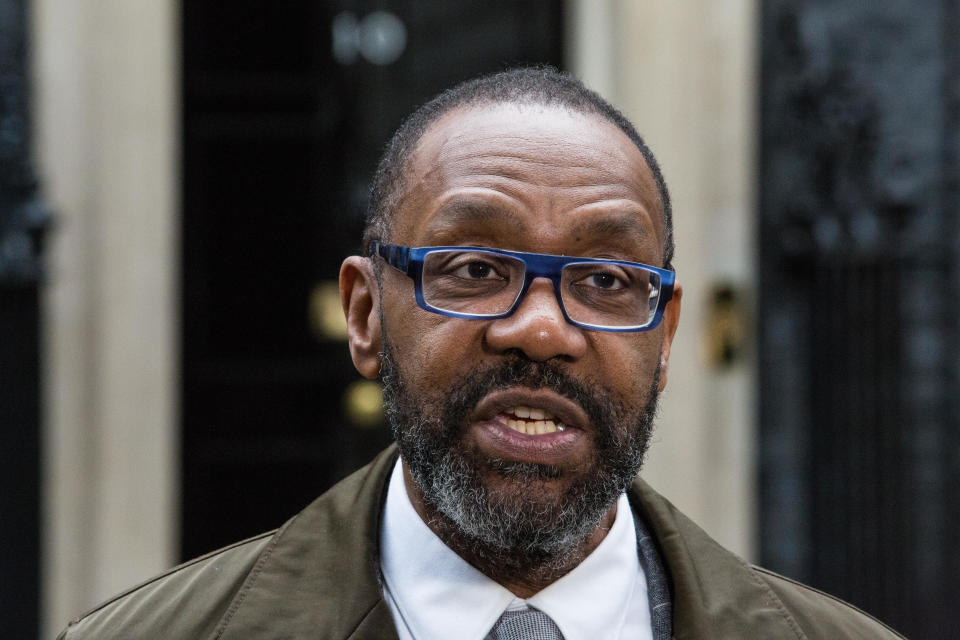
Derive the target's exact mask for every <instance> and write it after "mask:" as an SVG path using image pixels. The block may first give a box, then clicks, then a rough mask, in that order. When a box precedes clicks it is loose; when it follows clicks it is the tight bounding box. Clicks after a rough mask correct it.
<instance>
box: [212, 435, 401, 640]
mask: <svg viewBox="0 0 960 640" xmlns="http://www.w3.org/2000/svg"><path fill="white" fill-rule="evenodd" d="M396 459H397V450H396V446H391V447H390V448H388V449H387V450H386V451H384V452H383V453H381V454H380V455H379V456H377V457H376V458H375V459H374V460H373V462H371V463H370V464H369V465H367V466H366V467H364V468H363V469H361V470H360V471H358V472H356V473H354V474H353V475H351V476H349V477H348V478H346V479H345V480H343V481H342V482H341V483H339V484H338V485H337V487H336V489H335V490H332V491H328V492H327V493H325V494H323V495H322V496H320V497H319V498H317V499H316V500H314V501H313V503H311V504H310V506H308V507H307V508H306V509H304V510H303V511H301V512H300V513H299V514H298V515H297V516H295V517H294V518H293V519H291V520H290V521H288V522H287V524H285V525H284V526H283V528H282V529H280V530H279V531H278V532H277V533H276V534H275V535H274V537H273V540H272V541H271V543H270V545H269V546H268V547H267V548H266V549H265V550H264V552H263V554H262V555H261V556H260V558H259V559H258V561H257V563H256V565H255V566H254V568H253V570H252V571H251V572H250V575H249V576H248V577H247V579H246V581H245V582H244V584H243V586H242V587H241V588H240V591H239V592H238V593H237V595H236V597H235V598H234V600H233V602H232V603H231V605H230V608H229V609H228V610H227V613H226V615H225V616H224V618H223V620H221V623H220V626H219V635H218V636H217V637H218V638H222V639H223V640H277V639H278V638H338V639H343V638H350V639H351V640H367V639H369V640H374V639H378V640H379V639H381V638H396V637H397V635H396V630H395V629H394V626H393V619H392V618H391V616H390V611H389V609H388V608H387V605H386V603H385V602H384V601H383V598H382V597H381V595H380V580H379V559H378V547H377V538H378V531H379V528H380V514H381V512H382V506H383V500H384V498H385V496H386V486H387V478H388V474H389V472H390V469H391V468H392V467H393V463H394V461H395V460H396ZM358 560H359V561H358Z"/></svg>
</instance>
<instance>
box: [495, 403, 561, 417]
mask: <svg viewBox="0 0 960 640" xmlns="http://www.w3.org/2000/svg"><path fill="white" fill-rule="evenodd" d="M503 411H504V413H511V414H513V415H515V416H517V417H518V418H530V419H531V420H534V421H536V420H553V414H552V413H550V412H549V411H547V410H546V409H539V408H536V407H527V406H524V405H518V406H516V407H510V408H507V409H504V410H503Z"/></svg>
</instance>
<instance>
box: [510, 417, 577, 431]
mask: <svg viewBox="0 0 960 640" xmlns="http://www.w3.org/2000/svg"><path fill="white" fill-rule="evenodd" d="M514 415H516V414H514ZM507 426H508V427H510V428H511V429H513V430H514V431H517V432H518V433H525V434H528V435H538V434H542V433H555V432H557V431H564V430H566V428H567V425H565V424H563V423H562V422H554V421H553V420H552V419H548V420H514V419H513V418H508V419H507Z"/></svg>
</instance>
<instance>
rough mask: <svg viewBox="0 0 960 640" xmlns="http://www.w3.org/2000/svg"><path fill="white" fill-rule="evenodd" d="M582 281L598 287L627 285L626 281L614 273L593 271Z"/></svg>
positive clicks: (616, 287) (608, 287)
mask: <svg viewBox="0 0 960 640" xmlns="http://www.w3.org/2000/svg"><path fill="white" fill-rule="evenodd" d="M581 282H583V284H585V285H588V286H591V287H596V288H597V289H623V288H624V287H626V286H627V285H626V283H624V282H623V281H622V280H621V279H620V278H618V277H617V276H615V275H613V274H612V273H593V274H591V275H589V276H587V277H586V278H584V279H583V280H582V281H581Z"/></svg>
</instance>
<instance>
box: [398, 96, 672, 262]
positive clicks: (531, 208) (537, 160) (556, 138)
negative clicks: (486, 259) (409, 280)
mask: <svg viewBox="0 0 960 640" xmlns="http://www.w3.org/2000/svg"><path fill="white" fill-rule="evenodd" d="M484 223H486V224H488V225H491V226H496V227H499V228H501V230H503V229H506V230H507V231H517V232H521V233H527V232H529V233H532V234H533V235H535V236H536V237H537V238H540V239H543V240H549V238H548V237H547V236H549V235H550V234H549V233H545V232H546V230H555V231H557V234H559V233H560V232H563V231H566V232H572V231H573V230H575V229H581V230H582V229H586V228H589V227H590V226H591V223H596V224H594V226H597V224H599V226H600V227H603V228H607V229H608V230H610V231H613V232H615V231H617V230H618V229H623V230H627V229H633V230H634V231H635V232H636V233H637V234H638V235H642V236H645V237H646V242H645V243H646V244H650V245H651V246H652V245H656V244H659V245H660V246H662V244H663V238H664V229H663V214H662V209H661V203H660V198H659V191H658V190H657V186H656V182H655V181H654V179H653V175H652V173H651V171H650V169H649V167H648V166H647V163H646V161H645V159H644V158H643V155H642V154H641V153H640V150H639V149H638V148H637V146H636V145H635V144H634V143H633V141H632V140H630V138H629V137H628V136H627V135H626V134H625V133H624V132H623V131H621V130H620V129H619V128H618V127H617V126H616V125H614V124H613V123H611V122H610V121H608V120H607V119H606V118H604V117H602V116H600V115H597V114H590V113H580V112H576V111H571V110H569V109H566V108H563V107H559V106H544V105H531V104H515V103H505V104H503V103H501V104H484V105H479V106H470V107H461V108H457V109H454V110H452V111H451V112H449V113H447V114H445V115H444V116H442V117H441V118H439V119H438V120H437V121H436V122H434V123H433V124H432V125H431V126H430V127H429V128H428V129H427V131H426V132H425V133H424V134H423V136H422V137H421V138H420V141H419V142H418V144H417V147H416V149H415V150H414V152H413V153H412V155H411V157H410V159H409V161H408V163H407V167H406V171H405V176H404V187H403V190H402V192H401V194H400V197H399V199H398V201H397V208H396V209H395V219H394V230H395V233H394V236H395V237H396V240H397V241H405V242H409V243H429V244H441V243H442V242H441V241H440V240H445V237H443V236H444V234H445V233H446V234H449V235H451V238H450V240H456V237H457V233H458V231H459V230H460V228H461V227H463V226H464V225H466V226H468V227H469V226H471V225H472V226H473V227H476V226H477V225H480V226H482V225H483V224H484ZM538 229H539V230H538ZM434 232H439V233H440V236H441V238H438V239H436V240H437V241H434V240H435V238H434V236H435V235H436V233H434ZM557 234H553V235H557ZM446 243H449V242H446ZM501 244H502V243H501ZM538 249H541V248H538ZM542 250H543V251H544V252H548V251H547V250H546V249H542Z"/></svg>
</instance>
